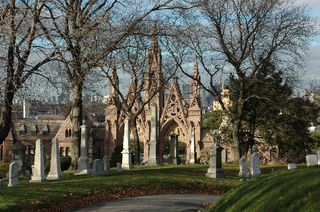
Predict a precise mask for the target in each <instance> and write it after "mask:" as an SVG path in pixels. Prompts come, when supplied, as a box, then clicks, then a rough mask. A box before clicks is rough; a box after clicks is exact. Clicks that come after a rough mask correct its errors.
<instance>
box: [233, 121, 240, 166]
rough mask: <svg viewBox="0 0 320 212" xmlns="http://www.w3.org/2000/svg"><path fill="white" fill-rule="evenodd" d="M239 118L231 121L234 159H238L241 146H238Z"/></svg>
mask: <svg viewBox="0 0 320 212" xmlns="http://www.w3.org/2000/svg"><path fill="white" fill-rule="evenodd" d="M240 124H241V121H240V120H235V121H234V122H233V127H232V139H233V144H234V160H235V161H239V160H240V158H241V147H240V138H239V130H240Z"/></svg>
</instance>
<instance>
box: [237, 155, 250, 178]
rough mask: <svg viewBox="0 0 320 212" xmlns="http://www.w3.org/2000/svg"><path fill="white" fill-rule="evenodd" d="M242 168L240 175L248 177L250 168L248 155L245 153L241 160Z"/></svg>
mask: <svg viewBox="0 0 320 212" xmlns="http://www.w3.org/2000/svg"><path fill="white" fill-rule="evenodd" d="M239 165H240V170H239V177H240V178H247V177H248V176H249V174H248V168H247V159H246V156H245V155H243V156H242V157H241V158H240V160H239Z"/></svg>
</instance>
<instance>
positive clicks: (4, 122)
mask: <svg viewBox="0 0 320 212" xmlns="http://www.w3.org/2000/svg"><path fill="white" fill-rule="evenodd" d="M13 97H14V92H13V91H10V90H9V91H6V93H5V96H4V104H3V105H2V108H1V114H0V144H2V143H3V141H4V140H5V139H6V138H7V136H8V134H9V132H10V129H11V125H12V102H13Z"/></svg>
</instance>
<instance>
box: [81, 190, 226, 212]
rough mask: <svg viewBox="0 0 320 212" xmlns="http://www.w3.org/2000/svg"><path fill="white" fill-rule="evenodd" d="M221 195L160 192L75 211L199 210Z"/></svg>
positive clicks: (173, 211)
mask: <svg viewBox="0 0 320 212" xmlns="http://www.w3.org/2000/svg"><path fill="white" fill-rule="evenodd" d="M219 198H221V196H215V195H196V194H195V195H193V194H162V195H152V196H142V197H134V198H130V199H122V200H116V201H108V202H100V203H97V204H95V205H92V206H89V207H87V208H82V209H80V210H77V211H79V212H80V211H81V212H85V211H98V212H102V211H115V212H119V211H123V212H124V211H130V212H137V211H157V212H158V211H159V212H162V211H163V212H170V211H172V212H176V211H199V210H201V208H203V205H204V204H205V203H212V202H215V201H217V200H218V199H219Z"/></svg>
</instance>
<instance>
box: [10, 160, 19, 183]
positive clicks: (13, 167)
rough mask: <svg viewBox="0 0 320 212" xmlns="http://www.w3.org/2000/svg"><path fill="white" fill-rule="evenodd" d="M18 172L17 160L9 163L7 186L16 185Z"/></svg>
mask: <svg viewBox="0 0 320 212" xmlns="http://www.w3.org/2000/svg"><path fill="white" fill-rule="evenodd" d="M19 172H20V166H19V164H18V163H17V162H12V163H10V167H9V184H8V187H16V186H17V185H18V178H19Z"/></svg>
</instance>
